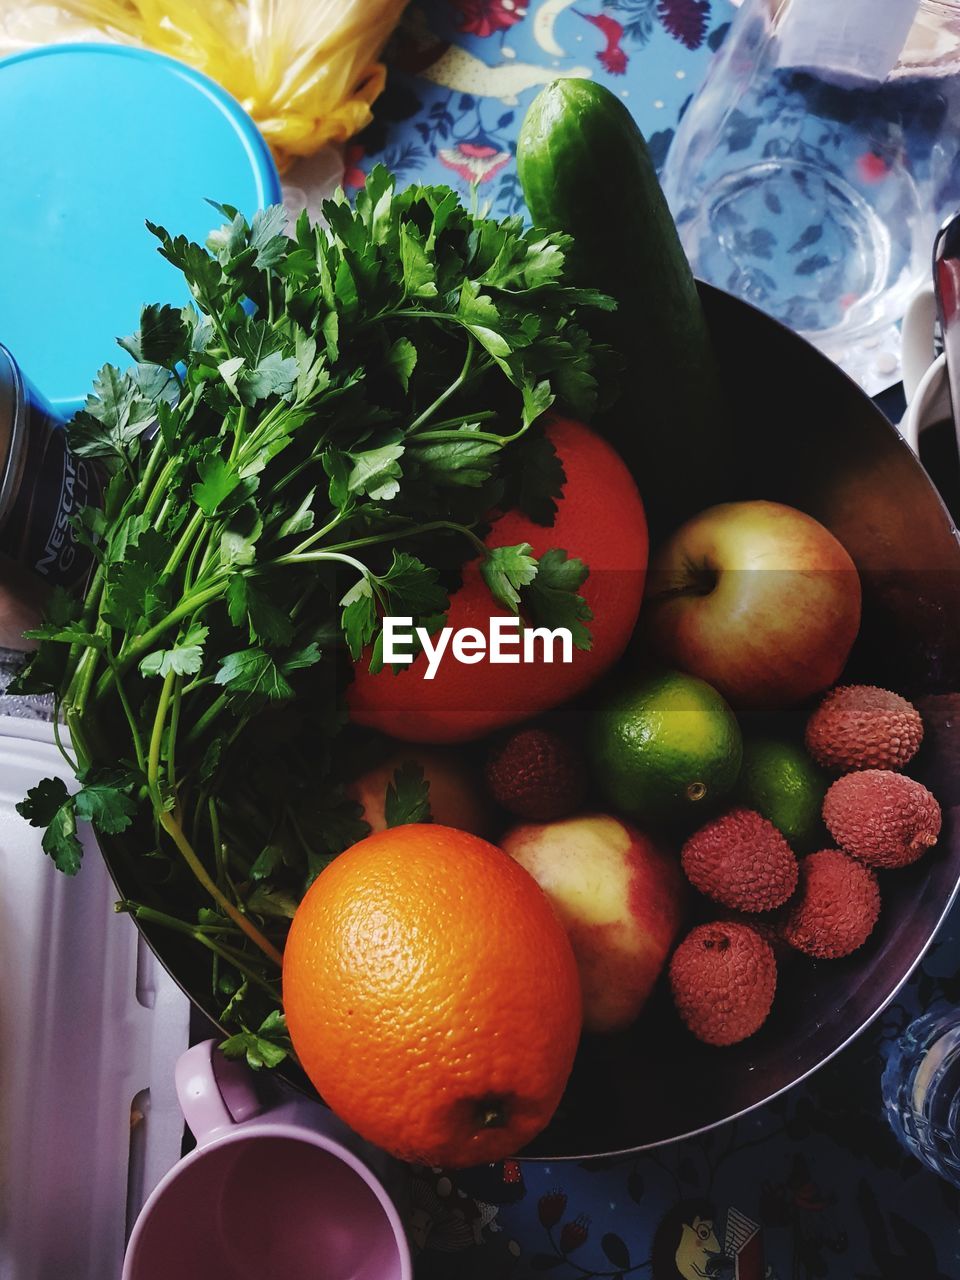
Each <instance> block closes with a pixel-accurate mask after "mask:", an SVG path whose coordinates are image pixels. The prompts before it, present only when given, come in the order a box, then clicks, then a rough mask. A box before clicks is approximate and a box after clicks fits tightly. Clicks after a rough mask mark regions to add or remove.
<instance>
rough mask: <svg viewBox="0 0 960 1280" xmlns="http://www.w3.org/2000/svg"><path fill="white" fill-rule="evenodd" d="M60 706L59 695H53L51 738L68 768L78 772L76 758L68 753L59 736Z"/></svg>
mask: <svg viewBox="0 0 960 1280" xmlns="http://www.w3.org/2000/svg"><path fill="white" fill-rule="evenodd" d="M61 707H62V702H61V700H60V698H59V697H54V700H53V740H54V742H55V743H56V744H57V750H58V751H59V752H60V754H61V755H62V756H63V758H64V760H65V761H66V762H67V764H68V765H69V766H70V768H71V769H72V770H73V772H74V773H79V772H80V770H79V768H78V767H77V762H76V760H74V758H73V756H72V755H71V754H70V752H69V751H68V750H67V748H66V747H65V746H64V745H63V740H62V738H61V736H60V711H61Z"/></svg>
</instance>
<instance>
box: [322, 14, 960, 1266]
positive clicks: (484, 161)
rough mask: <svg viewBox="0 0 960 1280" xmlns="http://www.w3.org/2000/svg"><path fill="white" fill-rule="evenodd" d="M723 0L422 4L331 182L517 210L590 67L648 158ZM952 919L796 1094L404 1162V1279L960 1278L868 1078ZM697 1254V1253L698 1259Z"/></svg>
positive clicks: (931, 969)
mask: <svg viewBox="0 0 960 1280" xmlns="http://www.w3.org/2000/svg"><path fill="white" fill-rule="evenodd" d="M732 12H733V9H732V7H731V5H730V4H729V2H728V0H605V2H603V3H601V0H426V2H425V3H423V4H422V5H419V6H414V7H413V8H412V9H411V10H410V11H409V13H408V17H407V19H406V22H405V25H404V29H403V30H402V32H401V33H400V34H399V36H398V37H397V39H396V41H395V45H394V48H393V50H392V53H391V59H390V61H391V68H392V72H391V77H390V84H389V88H388V89H387V91H386V93H385V95H384V97H383V99H382V100H381V102H380V104H379V105H378V109H377V120H376V122H375V123H374V125H373V126H372V127H371V128H370V129H368V130H367V131H366V133H365V134H364V135H363V136H362V137H361V138H360V139H359V140H358V141H357V143H356V144H355V145H354V146H352V147H351V148H350V150H349V154H348V167H347V183H348V186H351V187H353V188H356V187H358V186H360V185H362V183H363V181H364V173H365V171H367V170H368V169H369V168H370V166H371V165H372V164H374V163H376V162H377V161H382V162H384V163H385V164H386V165H387V166H388V167H389V168H390V169H392V170H393V171H394V172H395V173H396V174H397V175H398V176H399V177H400V179H401V180H405V181H426V182H445V183H449V184H450V185H453V186H456V187H458V188H459V189H460V190H461V191H462V192H463V193H464V195H465V196H469V195H470V193H471V188H472V186H473V184H474V183H476V184H477V189H478V194H479V199H480V201H481V202H483V203H486V204H488V205H489V207H490V208H491V209H492V211H493V213H494V214H496V215H498V216H501V215H505V214H508V213H514V212H517V211H518V210H519V209H520V208H521V207H522V201H521V197H520V192H519V186H518V183H517V179H516V171H515V163H514V152H515V147H516V135H517V130H518V128H519V124H520V120H521V119H522V117H523V111H524V109H525V107H526V106H527V105H528V104H529V102H530V101H531V99H532V98H533V96H534V95H535V93H536V91H537V89H538V88H539V87H540V85H541V84H543V83H545V82H546V81H547V80H549V79H552V78H553V77H554V76H556V75H558V74H562V73H569V74H591V75H593V76H595V77H597V78H598V79H600V80H601V81H602V82H603V83H604V84H606V85H608V86H609V87H610V88H612V89H614V90H615V91H616V92H617V93H620V94H621V95H622V96H623V98H624V101H625V102H626V103H627V104H628V105H629V107H630V109H631V110H632V111H633V113H634V115H635V117H636V118H637V120H638V122H639V124H640V126H641V128H642V129H643V130H644V132H645V134H646V135H647V137H648V139H649V141H650V143H651V146H652V147H653V149H654V152H655V154H656V156H657V159H658V162H660V161H662V159H663V157H664V155H665V154H666V150H667V147H668V146H669V143H670V139H671V138H672V136H673V132H674V129H675V126H676V122H677V119H678V117H679V115H680V113H681V112H682V110H683V108H684V106H685V104H686V102H687V101H688V99H689V97H690V94H691V93H692V92H693V91H694V89H695V88H696V86H697V84H698V83H699V80H700V78H701V77H702V75H703V72H704V70H705V68H706V65H707V62H708V60H709V57H710V54H711V50H712V49H714V48H716V47H717V46H718V44H719V42H720V41H721V40H722V38H723V34H724V32H725V30H726V26H727V24H728V22H729V19H730V16H731V14H732ZM958 969H960V915H958V914H957V913H954V922H953V925H952V927H951V928H949V929H948V930H947V931H946V932H945V934H944V936H943V937H942V939H941V940H940V941H939V942H938V943H937V944H936V945H935V946H934V948H933V949H932V950H931V952H930V953H929V955H928V956H927V958H926V960H925V962H924V964H923V967H922V969H921V970H920V971H919V972H918V973H917V974H916V975H915V977H914V978H913V979H912V980H911V982H910V983H909V984H908V985H907V986H906V987H905V988H904V990H903V991H902V992H901V994H900V996H899V997H898V999H897V1002H896V1003H895V1004H894V1005H892V1006H891V1007H890V1008H889V1009H888V1010H887V1012H886V1013H885V1014H884V1016H883V1017H882V1018H881V1019H879V1020H878V1021H877V1022H876V1023H875V1024H874V1025H873V1027H872V1028H871V1029H870V1030H869V1031H867V1032H866V1033H865V1034H864V1035H863V1036H861V1037H860V1038H859V1039H858V1040H857V1041H856V1042H855V1043H854V1044H853V1045H852V1046H851V1047H850V1048H849V1049H847V1050H846V1051H845V1052H844V1053H842V1054H841V1055H840V1056H839V1057H838V1058H837V1059H835V1060H834V1062H833V1063H831V1064H829V1065H828V1066H826V1067H824V1068H823V1069H822V1070H821V1071H819V1072H818V1073H817V1074H816V1075H815V1076H814V1077H813V1078H812V1079H811V1080H810V1081H809V1082H808V1083H807V1084H805V1085H803V1086H800V1087H798V1088H796V1089H794V1090H792V1091H791V1092H790V1093H788V1094H787V1095H785V1096H784V1097H782V1098H781V1099H779V1100H778V1101H776V1102H774V1103H773V1104H771V1105H769V1106H766V1107H764V1108H761V1109H760V1110H758V1111H756V1112H753V1113H752V1114H751V1115H749V1116H748V1117H746V1118H745V1119H742V1120H740V1121H739V1122H737V1123H735V1124H731V1125H727V1126H725V1127H722V1128H720V1129H717V1130H715V1131H713V1132H712V1133H709V1134H707V1135H705V1136H703V1137H701V1138H698V1139H695V1140H692V1141H688V1142H684V1143H679V1144H674V1145H672V1146H668V1147H665V1148H663V1149H660V1150H657V1151H655V1152H652V1153H650V1154H645V1155H640V1156H637V1157H627V1158H616V1159H604V1160H592V1161H586V1162H579V1161H564V1162H557V1163H553V1164H551V1163H546V1164H544V1163H539V1162H531V1161H522V1160H521V1161H508V1162H506V1163H505V1164H497V1165H490V1166H485V1167H482V1168H478V1169H473V1170H469V1171H467V1172H461V1173H458V1174H447V1173H443V1172H440V1171H437V1170H428V1169H412V1170H411V1171H410V1177H409V1180H408V1189H409V1194H410V1204H409V1206H408V1207H407V1214H406V1216H407V1222H408V1226H409V1230H410V1234H411V1238H412V1241H413V1245H414V1249H415V1254H416V1275H417V1280H499V1278H500V1277H513V1278H514V1280H535V1278H536V1277H538V1276H543V1275H552V1276H554V1277H557V1280H578V1278H579V1280H588V1278H590V1277H605V1280H619V1278H620V1277H626V1276H637V1277H640V1278H641V1280H677V1278H678V1277H679V1278H680V1280H704V1278H705V1277H706V1276H707V1275H716V1276H718V1277H724V1276H726V1277H732V1278H733V1280H815V1278H816V1280H820V1278H825V1280H960V1192H958V1191H957V1190H956V1189H954V1188H953V1187H951V1186H950V1185H949V1184H947V1183H946V1182H943V1181H941V1180H940V1179H938V1178H936V1177H935V1176H934V1175H933V1174H931V1173H928V1172H926V1171H925V1170H924V1169H923V1167H922V1166H921V1165H920V1164H918V1163H917V1161H915V1160H914V1159H913V1158H912V1157H910V1156H909V1155H907V1154H906V1153H905V1152H904V1151H903V1150H902V1149H901V1148H900V1147H899V1146H898V1145H897V1143H896V1141H895V1140H894V1138H893V1136H892V1134H891V1132H890V1130H889V1128H888V1126H887V1124H886V1121H885V1120H884V1118H883V1113H882V1108H881V1102H880V1073H881V1070H882V1065H883V1061H884V1058H885V1054H886V1052H887V1050H888V1048H889V1045H890V1044H891V1043H892V1041H894V1040H895V1039H896V1038H897V1037H898V1036H899V1034H900V1032H901V1031H902V1029H903V1028H904V1027H905V1026H906V1025H907V1023H908V1022H909V1021H910V1020H911V1019H912V1018H913V1017H914V1016H915V1015H916V1014H917V1013H918V1012H920V1011H921V1010H924V1009H928V1008H931V1007H936V1006H937V1004H938V1003H950V1004H956V1003H958V1002H960V977H958ZM710 1259H712V1261H709V1260H710Z"/></svg>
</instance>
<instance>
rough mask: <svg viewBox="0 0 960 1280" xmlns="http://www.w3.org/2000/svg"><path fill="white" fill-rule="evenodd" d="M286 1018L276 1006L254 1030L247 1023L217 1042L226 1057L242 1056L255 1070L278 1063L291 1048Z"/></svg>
mask: <svg viewBox="0 0 960 1280" xmlns="http://www.w3.org/2000/svg"><path fill="white" fill-rule="evenodd" d="M291 1048H292V1046H291V1044H290V1037H289V1035H288V1034H287V1022H286V1019H285V1018H284V1016H283V1014H282V1013H280V1011H279V1010H273V1011H271V1012H270V1013H269V1014H268V1015H267V1017H266V1018H264V1020H263V1022H261V1024H260V1026H259V1027H258V1029H257V1030H256V1031H250V1030H248V1029H247V1028H246V1027H244V1029H243V1030H242V1031H240V1032H238V1033H237V1034H236V1035H234V1036H230V1037H229V1038H228V1039H226V1040H224V1041H223V1042H222V1044H221V1045H220V1051H221V1052H222V1053H223V1054H224V1055H225V1057H227V1058H243V1059H245V1060H246V1063H247V1066H248V1067H252V1068H253V1070H254V1071H259V1070H261V1068H263V1067H278V1066H279V1065H280V1063H281V1062H283V1060H284V1059H285V1058H286V1057H288V1056H289V1054H290V1051H291Z"/></svg>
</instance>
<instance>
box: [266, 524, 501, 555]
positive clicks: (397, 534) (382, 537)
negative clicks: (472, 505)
mask: <svg viewBox="0 0 960 1280" xmlns="http://www.w3.org/2000/svg"><path fill="white" fill-rule="evenodd" d="M439 529H447V530H449V531H450V532H451V533H461V534H463V536H464V537H465V538H469V539H470V541H471V542H472V543H473V545H474V546H475V547H476V549H477V551H479V552H480V554H481V555H483V556H486V555H487V554H488V552H489V548H488V547H487V546H486V544H485V543H484V542H483V541H482V540H481V539H480V538H478V537H477V535H476V534H475V533H474V532H473V530H472V529H470V528H468V526H467V525H465V524H457V523H456V522H455V521H453V520H430V521H428V523H427V524H418V525H414V526H413V528H411V529H399V530H398V529H391V530H390V531H389V532H388V533H371V534H370V535H369V536H368V537H366V538H354V539H353V540H352V541H351V542H341V543H337V544H335V545H334V546H331V547H324V548H323V550H322V551H321V552H320V553H314V554H311V555H306V556H301V557H299V559H301V560H318V559H327V558H329V556H328V555H327V554H326V553H330V552H339V551H342V550H344V549H346V548H347V547H372V546H375V545H376V544H377V543H378V542H392V541H395V540H399V539H400V538H414V537H416V536H417V534H420V533H433V532H435V531H436V530H439ZM293 554H294V553H292V552H291V554H290V556H281V557H280V559H279V560H276V561H274V563H275V564H291V563H294V561H292V560H291V556H292V555H293ZM354 563H356V561H354Z"/></svg>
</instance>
